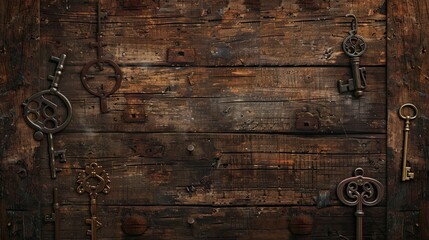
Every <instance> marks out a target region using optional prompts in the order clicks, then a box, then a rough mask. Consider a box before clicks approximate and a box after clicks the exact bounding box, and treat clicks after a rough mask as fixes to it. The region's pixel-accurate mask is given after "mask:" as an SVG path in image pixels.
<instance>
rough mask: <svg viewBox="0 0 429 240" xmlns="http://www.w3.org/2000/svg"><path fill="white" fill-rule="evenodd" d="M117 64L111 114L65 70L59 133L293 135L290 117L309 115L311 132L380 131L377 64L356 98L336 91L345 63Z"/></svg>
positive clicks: (74, 72)
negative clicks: (66, 110) (68, 108)
mask: <svg viewBox="0 0 429 240" xmlns="http://www.w3.org/2000/svg"><path fill="white" fill-rule="evenodd" d="M122 69H123V71H124V73H125V79H124V81H123V83H122V86H121V88H120V89H119V91H118V92H117V93H116V94H114V95H112V96H111V97H110V98H108V108H109V109H110V110H111V112H110V113H108V114H101V115H100V114H99V113H100V109H99V104H100V103H99V98H97V97H94V96H92V95H90V94H89V93H88V92H86V90H85V89H84V88H83V86H82V84H81V83H80V81H79V80H78V79H79V73H80V69H79V68H78V67H71V66H70V67H68V68H67V69H66V70H65V74H68V76H70V77H67V78H65V80H64V81H63V82H62V85H61V91H62V92H63V93H64V94H65V95H66V96H68V97H69V99H70V100H71V102H72V104H73V107H74V113H75V115H74V116H75V117H74V119H73V120H72V122H71V124H70V125H69V126H68V128H67V130H66V131H81V130H84V131H96V132H100V131H127V132H134V131H139V132H147V131H157V132H161V131H178V132H237V131H238V132H242V131H250V132H300V130H302V129H297V127H296V125H297V122H296V121H297V116H298V115H299V114H300V113H301V112H308V113H310V114H311V115H313V116H314V118H315V119H316V121H318V122H319V129H313V130H312V129H310V132H313V133H338V134H344V133H346V134H347V133H353V132H374V133H383V132H385V115H384V114H382V113H383V112H384V111H385V100H384V97H385V83H384V82H385V80H384V79H385V72H384V69H383V68H379V67H376V68H368V69H367V72H368V76H367V77H368V87H367V89H366V90H365V93H364V96H363V97H362V98H360V99H354V98H353V97H352V96H351V95H350V94H349V93H346V94H339V93H338V89H337V81H338V80H339V79H347V78H349V76H350V72H349V71H350V70H349V68H345V67H344V68H319V69H314V68H300V67H296V68H215V69H213V68H178V69H176V68H175V69H171V68H140V67H130V68H122ZM100 84H103V85H104V86H105V88H106V89H109V88H111V87H112V85H111V86H110V87H109V85H108V84H109V82H108V81H106V80H105V79H103V78H100V79H99V82H98V83H95V84H94V85H93V88H94V89H95V88H96V87H98V86H99V85H100ZM110 84H111V83H110ZM133 118H134V119H133ZM105 126H109V127H108V128H106V127H105ZM306 132H308V131H306Z"/></svg>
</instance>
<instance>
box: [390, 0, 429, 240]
mask: <svg viewBox="0 0 429 240" xmlns="http://www.w3.org/2000/svg"><path fill="white" fill-rule="evenodd" d="M388 7H389V8H388V13H389V16H388V19H389V20H388V26H389V27H388V56H389V57H388V76H387V79H388V92H389V95H388V150H387V157H388V165H387V166H388V193H389V196H391V197H390V198H389V200H388V203H389V204H388V239H427V238H428V236H427V231H426V230H425V229H427V228H428V225H427V221H420V222H419V211H420V210H422V212H421V214H423V213H425V212H426V210H425V205H426V204H427V200H428V174H427V171H428V164H427V158H428V153H429V152H428V149H429V148H428V142H429V139H428V137H427V134H426V133H427V132H428V126H429V125H428V124H429V123H428V120H427V119H428V113H429V107H428V104H427V101H428V90H429V88H428V79H429V78H428V76H429V60H428V56H427V51H426V49H427V47H428V45H429V38H428V36H429V33H428V31H427V29H428V23H427V18H428V5H427V3H426V2H421V1H397V0H394V1H390V3H389V4H388ZM407 102H411V103H413V104H414V105H416V106H417V108H418V109H419V115H418V117H417V119H416V120H415V121H412V124H411V132H410V137H409V149H408V160H409V163H410V166H411V170H412V171H413V172H414V173H415V179H414V180H411V181H408V182H401V171H402V166H401V164H402V150H403V132H402V131H403V128H404V122H403V121H402V120H401V119H400V118H399V117H398V109H399V108H400V106H401V105H402V104H404V103H407ZM419 208H421V209H419ZM426 218H427V216H426ZM421 219H422V218H421ZM419 224H421V225H419Z"/></svg>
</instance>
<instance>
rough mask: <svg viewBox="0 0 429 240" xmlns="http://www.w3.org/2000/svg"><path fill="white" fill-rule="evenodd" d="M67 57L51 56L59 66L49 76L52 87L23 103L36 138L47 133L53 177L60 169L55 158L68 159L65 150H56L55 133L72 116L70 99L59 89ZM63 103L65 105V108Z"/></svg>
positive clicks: (27, 119) (63, 160) (62, 127)
mask: <svg viewBox="0 0 429 240" xmlns="http://www.w3.org/2000/svg"><path fill="white" fill-rule="evenodd" d="M65 59H66V55H65V54H62V55H61V56H60V57H59V58H58V57H54V56H51V60H52V61H54V62H56V63H57V67H56V69H55V73H54V75H49V76H48V80H51V81H52V83H51V86H50V88H49V89H46V90H42V91H40V92H38V93H36V94H34V95H32V96H31V97H29V98H28V99H27V100H25V102H24V103H22V105H23V107H24V119H25V121H26V122H27V124H28V125H29V126H30V127H32V128H33V129H35V130H36V132H35V133H34V139H36V140H38V141H42V140H43V138H44V134H46V135H47V138H48V152H49V166H50V169H51V178H53V179H55V178H56V177H57V172H58V171H60V169H58V168H56V167H55V158H56V157H58V158H59V159H60V162H65V161H66V158H65V150H59V151H56V150H55V149H54V139H53V138H54V137H53V134H54V133H57V132H59V131H61V130H63V129H64V128H65V127H67V125H68V124H69V123H70V121H71V117H72V106H71V104H70V101H69V100H68V99H67V98H66V97H65V96H64V95H63V94H62V93H61V92H60V91H59V90H58V86H59V82H60V78H61V76H62V71H63V68H64V61H65ZM61 105H62V106H64V110H63V109H62V108H61Z"/></svg>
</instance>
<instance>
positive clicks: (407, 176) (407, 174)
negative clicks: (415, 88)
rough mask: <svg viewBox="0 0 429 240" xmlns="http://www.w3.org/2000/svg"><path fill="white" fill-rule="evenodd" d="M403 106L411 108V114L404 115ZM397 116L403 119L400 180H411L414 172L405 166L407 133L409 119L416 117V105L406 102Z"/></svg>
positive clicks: (408, 130)
mask: <svg viewBox="0 0 429 240" xmlns="http://www.w3.org/2000/svg"><path fill="white" fill-rule="evenodd" d="M404 108H411V109H412V110H413V115H406V114H405V113H404ZM398 112H399V116H400V117H401V118H402V119H404V120H405V127H404V149H403V151H402V181H407V180H411V179H413V178H414V173H413V172H411V167H408V166H407V161H408V160H407V154H408V134H409V132H410V121H411V120H413V119H415V118H416V117H417V107H416V106H414V104H411V103H406V104H404V105H402V106H401V107H400V108H399V111H398Z"/></svg>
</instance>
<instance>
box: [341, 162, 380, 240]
mask: <svg viewBox="0 0 429 240" xmlns="http://www.w3.org/2000/svg"><path fill="white" fill-rule="evenodd" d="M337 195H338V199H339V200H340V201H341V202H342V203H344V204H345V205H347V206H356V212H355V216H356V240H362V234H363V228H362V226H363V224H362V218H363V216H364V212H363V206H364V205H365V206H369V207H370V206H375V205H377V204H378V203H379V202H380V201H381V200H382V199H383V195H384V186H383V185H382V184H381V183H380V182H379V181H377V180H375V179H374V178H369V177H364V176H363V169H362V168H356V169H355V176H354V177H350V178H346V179H344V180H343V181H341V182H340V183H339V184H338V186H337Z"/></svg>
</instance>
